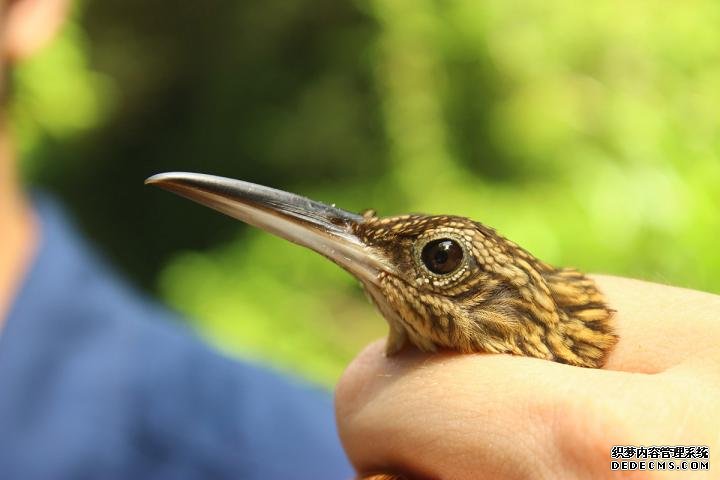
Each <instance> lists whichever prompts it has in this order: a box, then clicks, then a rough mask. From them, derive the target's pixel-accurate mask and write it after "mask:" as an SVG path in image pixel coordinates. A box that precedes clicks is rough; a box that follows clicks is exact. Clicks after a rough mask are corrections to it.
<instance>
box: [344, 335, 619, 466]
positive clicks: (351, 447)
mask: <svg viewBox="0 0 720 480" xmlns="http://www.w3.org/2000/svg"><path fill="white" fill-rule="evenodd" d="M382 348H383V346H382V343H376V344H373V345H372V346H371V347H369V348H368V349H367V350H366V351H365V352H363V354H361V355H360V356H359V357H358V358H357V359H356V360H355V361H354V362H353V364H352V365H351V366H350V367H349V368H348V370H347V371H346V373H345V375H344V376H343V379H342V380H341V382H340V384H339V386H338V390H337V419H338V426H339V429H340V435H341V438H342V440H343V444H344V446H345V448H346V451H347V452H348V455H349V457H350V459H351V461H352V462H353V464H354V465H355V466H356V468H357V469H358V471H360V472H368V471H401V472H407V473H408V474H409V476H410V477H411V478H415V477H418V478H453V479H455V478H457V479H463V478H473V479H478V478H480V479H481V478H493V479H500V478H502V479H513V478H518V479H520V478H560V477H558V476H557V474H558V472H573V471H575V472H577V477H578V478H581V477H584V478H593V474H594V473H597V472H601V473H600V474H599V475H601V476H602V475H606V474H607V462H606V460H607V457H608V452H609V451H610V447H611V445H610V444H609V443H607V442H608V440H607V439H609V438H613V437H614V438H620V437H621V436H622V435H621V434H620V433H614V434H610V433H608V431H607V429H611V428H615V427H616V425H618V424H621V423H620V422H607V424H605V423H603V422H595V421H593V422H589V423H588V422H584V421H577V420H575V419H576V417H580V418H582V415H583V414H578V413H577V408H576V406H577V405H578V404H583V403H585V402H590V401H591V399H592V398H597V397H598V396H599V395H607V392H608V391H610V392H613V389H612V388H611V389H609V390H608V389H607V388H605V389H603V384H605V385H607V384H609V381H610V378H611V377H613V376H617V375H623V374H620V373H619V372H607V371H600V370H589V369H581V368H576V367H569V366H567V365H561V364H557V363H553V362H547V361H544V360H537V359H531V358H523V357H510V356H506V355H431V356H427V355H423V354H420V353H417V352H412V353H408V354H406V355H403V356H401V357H391V358H387V357H385V356H384V355H383V353H382ZM588 372H592V374H593V375H592V377H594V378H592V379H589V378H584V376H583V375H586V374H587V373H588ZM580 384H587V385H591V388H587V389H584V390H583V389H580V393H577V392H575V391H574V390H575V389H576V388H577V386H578V385H580ZM617 396H618V397H620V395H617ZM600 398H601V397H600ZM612 416H613V415H612V414H611V415H610V418H612ZM570 418H573V420H570ZM601 418H602V417H601ZM584 423H588V425H584ZM579 426H580V428H584V429H585V430H586V431H585V432H583V436H582V438H581V439H580V440H577V441H576V439H574V438H573V440H572V442H570V440H569V438H570V435H565V433H562V434H561V433H558V432H567V431H575V429H577V428H578V427H579ZM570 444H572V446H570ZM548 446H552V448H548ZM573 449H576V450H577V451H584V452H586V453H587V458H583V459H578V458H577V456H576V455H575V456H573V455H566V453H567V452H571V451H573ZM561 452H565V453H561ZM588 452H589V453H588ZM588 458H589V459H592V460H588ZM588 464H590V467H588ZM588 468H589V470H588ZM564 478H574V477H572V476H568V477H564Z"/></svg>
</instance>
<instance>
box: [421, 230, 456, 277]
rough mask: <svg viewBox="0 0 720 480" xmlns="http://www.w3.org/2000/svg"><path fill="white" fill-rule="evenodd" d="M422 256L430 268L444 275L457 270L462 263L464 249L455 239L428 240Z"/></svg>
mask: <svg viewBox="0 0 720 480" xmlns="http://www.w3.org/2000/svg"><path fill="white" fill-rule="evenodd" d="M420 256H421V257H422V261H423V263H424V264H425V266H426V267H427V269H428V270H430V271H431V272H433V273H437V274H440V275H443V274H446V273H451V272H454V271H455V270H457V268H458V267H459V266H460V264H461V263H462V259H463V249H462V247H461V246H460V245H458V243H457V242H456V241H455V240H449V239H447V238H441V239H440V240H433V241H432V242H428V244H427V245H425V246H424V247H423V249H422V254H421V255H420Z"/></svg>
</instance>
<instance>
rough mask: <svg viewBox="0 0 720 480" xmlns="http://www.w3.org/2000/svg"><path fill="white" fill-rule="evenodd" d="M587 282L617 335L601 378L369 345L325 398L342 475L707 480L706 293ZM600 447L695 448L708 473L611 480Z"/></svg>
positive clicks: (715, 319)
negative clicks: (343, 454) (600, 295)
mask: <svg viewBox="0 0 720 480" xmlns="http://www.w3.org/2000/svg"><path fill="white" fill-rule="evenodd" d="M594 278H595V279H596V280H597V282H598V284H599V286H600V288H601V290H603V291H604V292H605V294H606V295H607V298H608V301H609V303H610V305H611V306H612V307H613V308H615V309H616V310H617V314H616V318H617V328H618V333H619V334H620V342H619V344H618V345H617V347H616V348H615V350H614V351H613V352H612V354H611V356H610V358H609V361H608V363H607V365H606V367H605V368H604V369H602V370H595V369H586V368H579V367H571V366H568V365H563V364H558V363H553V362H549V361H545V360H538V359H533V358H522V357H512V356H508V355H482V354H478V355H453V354H442V355H427V354H421V353H419V352H416V351H406V352H403V353H402V354H401V355H399V356H396V357H391V358H388V357H386V356H385V355H384V354H383V348H384V347H383V342H377V343H374V344H372V345H370V346H369V347H368V348H367V349H366V350H365V351H364V352H362V353H361V354H360V355H359V356H358V357H357V358H356V359H355V360H354V361H353V362H352V364H351V365H350V366H349V367H348V369H347V370H346V372H345V374H344V375H343V377H342V379H341V381H340V383H339V385H338V388H337V394H336V409H337V420H338V425H339V429H340V436H341V438H342V441H343V444H344V446H345V449H346V451H347V453H348V455H349V456H350V459H351V461H352V463H353V465H354V466H355V467H356V469H357V470H358V471H359V472H362V473H364V472H374V471H399V472H407V473H411V474H413V475H415V476H417V478H437V479H458V480H463V479H473V480H479V479H495V480H504V479H518V480H519V479H595V478H597V479H601V478H638V479H640V478H642V479H648V478H652V479H655V478H658V479H661V478H673V479H679V478H717V475H718V473H717V472H718V469H719V468H720V451H719V449H720V318H719V317H720V296H716V295H711V294H707V293H702V292H697V291H693V290H686V289H681V288H676V287H669V286H664V285H658V284H653V283H646V282H641V281H637V280H630V279H625V278H617V277H609V276H595V277H594ZM613 445H635V446H640V445H642V446H652V445H658V446H662V445H671V446H674V445H706V446H708V447H709V448H710V471H707V472H697V473H690V472H672V471H668V472H649V471H645V472H635V473H630V472H626V473H624V474H623V473H619V472H612V471H611V470H610V460H611V459H610V449H611V447H612V446H613ZM412 478H415V477H414V476H412Z"/></svg>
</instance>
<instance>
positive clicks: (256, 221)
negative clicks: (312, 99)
mask: <svg viewBox="0 0 720 480" xmlns="http://www.w3.org/2000/svg"><path fill="white" fill-rule="evenodd" d="M146 183H148V184H153V185H157V186H159V187H161V188H164V189H166V190H169V191H172V192H174V193H177V194H179V195H182V196H184V197H187V198H189V199H191V200H194V201H196V202H199V203H201V204H203V205H206V206H209V207H211V208H214V209H216V210H219V211H221V212H223V213H225V214H228V215H230V216H232V217H235V218H237V219H239V220H242V221H244V222H246V223H248V224H250V225H254V226H256V227H259V228H262V229H264V230H266V231H268V232H270V233H273V234H276V235H278V236H280V237H283V238H285V239H287V240H289V241H292V242H294V243H297V244H300V245H302V246H305V247H307V248H310V249H312V250H314V251H316V252H318V253H320V254H321V255H323V256H325V257H326V258H328V259H330V260H332V261H333V262H335V263H337V264H338V265H339V266H341V267H342V268H344V269H345V270H347V271H348V272H350V273H351V274H352V275H354V276H355V277H356V278H357V279H358V280H359V281H360V283H361V284H362V285H363V287H364V288H365V291H366V292H367V293H368V296H369V297H370V298H371V299H372V301H373V302H374V303H375V305H376V306H377V307H378V309H379V310H380V312H381V313H382V314H383V316H384V317H385V319H386V320H387V321H388V324H389V326H390V334H389V337H388V342H387V353H388V354H394V353H396V352H398V351H399V350H401V349H402V348H403V347H405V346H406V345H407V344H408V343H409V344H412V345H414V346H415V347H417V348H419V349H420V350H423V351H430V352H432V351H437V350H455V351H460V352H465V353H470V352H492V353H510V354H516V355H525V356H532V357H538V358H543V359H548V360H555V361H559V362H563V363H569V364H573V365H579V366H588V367H598V366H601V365H602V364H603V363H604V360H605V358H606V355H607V353H608V351H609V349H610V348H611V347H612V346H613V345H614V344H615V343H616V341H617V337H616V336H615V334H614V332H613V330H612V325H611V324H610V320H611V316H612V311H611V310H610V309H608V308H607V306H606V305H605V302H604V299H603V297H602V294H601V293H600V292H599V291H598V290H597V288H596V287H595V284H594V282H593V281H592V280H591V279H590V278H588V277H586V276H584V275H583V274H581V273H579V272H578V271H576V270H574V269H556V268H554V267H552V266H550V265H548V264H546V263H544V262H541V261H540V260H538V259H536V258H535V257H534V256H532V255H531V254H530V253H528V252H527V251H526V250H524V249H522V248H520V247H519V246H518V245H516V244H515V243H513V242H511V241H510V240H507V239H506V238H504V237H502V236H501V235H499V234H498V233H497V232H495V230H493V229H492V228H489V227H487V226H485V225H482V224H481V223H478V222H475V221H472V220H470V219H467V218H464V217H458V216H449V215H442V216H439V215H402V216H394V217H378V216H377V215H376V214H375V212H373V211H368V212H365V213H364V214H362V215H358V214H354V213H351V212H347V211H345V210H341V209H339V208H336V207H335V206H330V205H326V204H323V203H320V202H316V201H314V200H310V199H308V198H304V197H301V196H298V195H294V194H291V193H288V192H284V191H281V190H275V189H271V188H268V187H264V186H260V185H255V184H252V183H248V182H243V181H240V180H232V179H228V178H223V177H216V176H211V175H203V174H193V173H166V174H160V175H155V176H153V177H150V178H149V179H148V180H146Z"/></svg>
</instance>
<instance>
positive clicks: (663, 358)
mask: <svg viewBox="0 0 720 480" xmlns="http://www.w3.org/2000/svg"><path fill="white" fill-rule="evenodd" d="M67 6H68V2H67V1H66V0H0V69H2V71H3V72H4V71H6V69H7V68H9V67H10V66H11V65H12V63H14V62H16V61H19V60H22V59H24V58H26V57H28V56H30V55H32V54H33V53H34V52H35V51H37V50H38V49H39V48H41V47H42V46H43V45H44V44H46V43H47V42H48V41H49V40H50V39H51V38H52V37H53V35H54V34H55V33H56V31H57V29H58V27H59V26H60V25H61V24H62V20H63V18H64V17H65V15H66V10H67ZM3 77H4V75H3ZM4 88H5V85H4V84H3V82H2V77H0V90H4ZM17 166H18V165H17V155H16V153H15V151H14V148H13V144H12V138H11V133H10V128H9V126H8V123H7V118H6V115H5V113H4V109H3V111H0V238H2V242H0V327H1V326H2V323H3V320H4V318H5V317H6V315H7V311H8V309H9V308H10V306H11V304H12V300H13V297H14V295H15V293H16V292H17V289H18V288H19V286H20V285H21V283H22V279H23V278H24V276H25V274H26V272H27V269H28V267H29V265H30V263H31V261H32V256H33V253H34V251H35V250H36V248H37V243H38V239H39V237H40V233H41V232H40V231H39V227H38V225H37V222H36V220H35V218H34V215H33V213H32V209H31V208H30V206H29V202H28V199H27V196H26V195H25V193H24V192H23V189H22V188H21V185H20V182H19V179H18V174H17ZM598 281H599V283H600V286H601V288H602V289H603V290H604V291H605V292H606V294H607V296H608V300H609V302H610V305H611V306H613V307H614V308H616V309H617V310H618V314H617V322H618V329H619V333H620V337H621V341H620V343H619V344H618V346H617V347H616V349H615V351H614V352H613V353H612V354H611V356H610V360H609V363H608V365H607V369H606V370H589V369H583V368H577V367H569V366H566V365H560V364H556V363H551V362H548V361H543V360H536V359H530V358H520V357H509V356H505V355H463V356H459V355H433V356H428V355H423V354H419V353H417V352H412V351H406V352H403V353H402V354H401V355H399V356H397V357H393V358H386V357H385V356H384V354H383V351H384V347H383V345H382V342H378V343H375V344H373V345H371V346H370V347H368V348H367V349H366V350H365V351H364V352H363V353H362V354H361V355H360V356H359V357H358V358H357V359H356V360H355V361H354V362H353V363H352V364H351V365H350V367H349V368H348V369H347V371H346V373H345V375H344V376H343V378H342V380H341V382H340V385H339V386H338V391H337V414H338V424H339V427H340V433H341V437H342V440H343V443H344V445H345V448H346V450H347V452H348V454H349V456H350V458H351V460H352V461H353V463H354V465H355V466H356V468H357V469H358V470H359V471H361V472H365V471H370V470H373V469H376V468H377V469H381V470H382V469H388V468H393V469H400V470H405V471H408V472H410V471H412V472H416V473H421V474H424V475H426V476H429V477H436V478H445V479H465V478H468V479H469V478H472V479H482V478H488V479H522V478H528V479H530V478H532V479H545V478H547V479H558V478H560V479H566V478H567V479H572V478H609V477H612V475H611V472H610V471H609V450H610V446H612V445H616V444H617V445H682V444H688V445H707V446H709V447H710V453H711V460H710V462H711V468H712V470H711V471H710V472H706V473H704V474H696V475H695V476H696V477H697V478H700V477H701V476H704V477H705V478H710V477H712V476H713V473H716V471H717V469H718V468H720V463H718V460H720V457H719V456H718V448H720V445H719V443H720V439H719V438H718V437H719V435H720V428H718V427H719V426H720V322H719V321H718V319H717V317H718V312H720V297H717V296H713V295H709V294H704V293H700V292H695V291H690V290H683V289H677V288H672V287H665V286H661V285H655V284H648V283H643V282H636V281H633V280H626V279H621V278H612V277H598ZM713 465H716V466H715V467H713ZM615 476H616V477H617V476H618V475H615ZM663 477H667V478H688V477H690V474H689V473H687V472H683V473H678V472H666V473H655V474H652V475H651V474H650V473H649V472H645V473H638V474H634V475H632V474H628V475H626V476H625V477H623V478H663Z"/></svg>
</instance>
